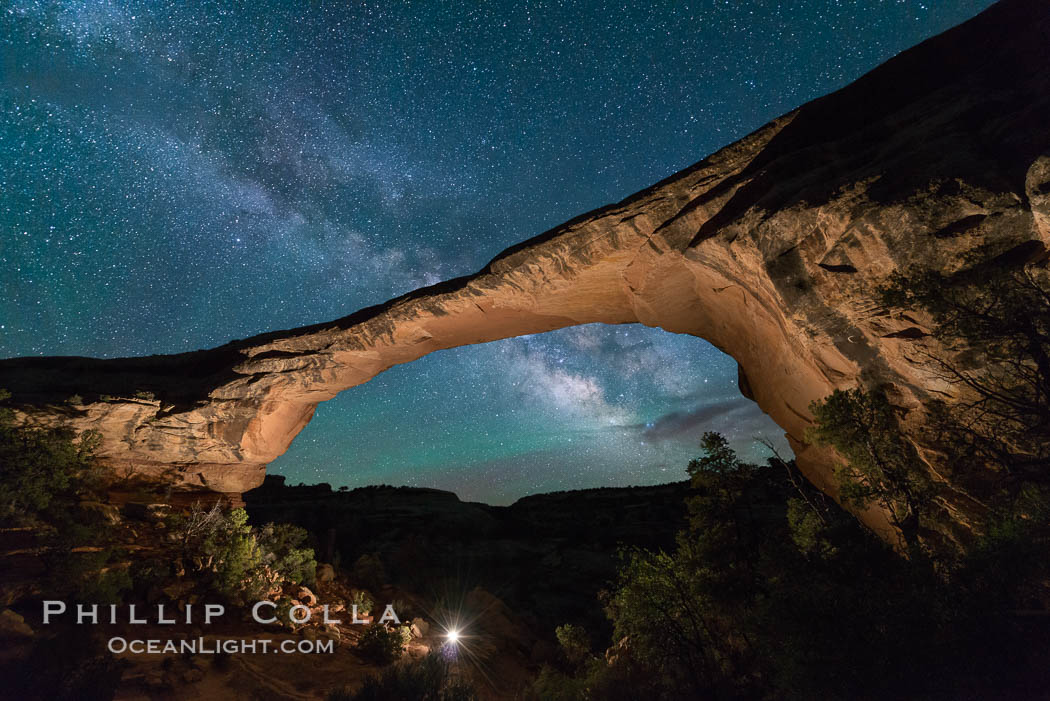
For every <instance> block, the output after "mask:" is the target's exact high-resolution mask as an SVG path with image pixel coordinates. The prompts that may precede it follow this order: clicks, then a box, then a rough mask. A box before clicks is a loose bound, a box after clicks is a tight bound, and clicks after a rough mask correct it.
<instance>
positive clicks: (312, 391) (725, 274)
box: [0, 0, 1050, 519]
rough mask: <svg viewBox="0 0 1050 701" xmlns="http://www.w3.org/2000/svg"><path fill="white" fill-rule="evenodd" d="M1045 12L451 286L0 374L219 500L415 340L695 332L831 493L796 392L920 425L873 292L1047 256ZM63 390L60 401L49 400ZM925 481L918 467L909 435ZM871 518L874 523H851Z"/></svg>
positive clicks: (895, 342) (901, 324)
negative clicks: (238, 331)
mask: <svg viewBox="0 0 1050 701" xmlns="http://www.w3.org/2000/svg"><path fill="white" fill-rule="evenodd" d="M1047 47H1050V8H1048V6H1047V5H1046V3H1045V2H1043V0H1003V2H1000V3H999V4H997V5H994V6H993V7H991V8H990V9H988V10H987V11H985V12H984V13H982V14H981V15H979V16H978V17H976V18H974V19H973V20H971V21H969V22H967V23H965V24H963V25H961V26H959V27H957V28H955V29H953V30H951V31H949V32H947V33H945V34H943V35H940V36H938V37H934V38H932V39H930V40H928V41H926V42H924V43H923V44H921V45H919V46H917V47H915V48H914V49H911V50H909V51H907V52H904V53H903V54H901V55H899V56H897V57H896V58H894V59H892V60H890V61H889V62H887V63H885V64H884V65H882V66H880V67H879V68H877V69H875V70H874V71H872V72H871V73H869V74H867V75H865V76H863V77H862V78H860V79H859V80H857V81H856V82H854V83H853V84H851V85H849V86H847V87H846V88H844V89H842V90H839V91H838V92H835V93H833V94H831V95H828V96H826V97H823V98H820V99H818V100H815V101H813V102H810V103H808V104H806V105H804V106H803V107H801V108H799V109H797V110H796V111H794V112H791V113H789V114H787V115H784V116H783V117H780V118H778V119H776V120H774V121H773V122H771V123H770V124H768V125H766V126H764V127H762V128H761V129H759V130H758V131H756V132H754V133H753V134H751V135H750V136H747V137H746V138H744V139H741V140H740V141H738V142H736V143H734V144H732V145H730V146H727V147H726V148H724V149H722V150H720V151H718V152H717V153H715V154H713V155H711V156H709V157H708V158H706V159H704V160H703V161H701V162H699V163H697V164H696V165H694V166H692V167H690V168H688V169H686V170H684V171H682V172H680V173H678V174H676V175H674V176H672V177H670V178H668V179H666V180H664V181H662V182H660V183H657V184H656V185H654V186H652V187H650V188H648V189H646V190H644V191H642V192H639V193H637V194H635V195H632V196H631V197H628V198H627V199H625V200H623V201H622V202H619V203H616V204H612V205H609V206H606V207H603V208H601V209H598V210H595V211H593V212H588V213H587V214H584V215H582V216H579V217H577V218H576V219H573V220H572V221H569V222H567V223H565V224H563V225H561V226H559V227H557V228H555V229H553V230H551V231H548V232H546V233H544V234H541V235H539V236H537V237H535V238H533V239H531V240H529V241H526V242H524V243H521V244H519V245H517V246H514V247H512V248H510V249H508V250H506V251H504V252H503V253H501V254H499V255H498V256H497V257H496V258H495V259H493V261H492V262H491V263H490V264H489V265H487V266H486V267H485V268H484V269H483V270H481V271H480V272H478V273H477V274H475V275H472V276H469V277H464V278H459V279H455V280H449V281H447V282H444V283H440V284H438V285H434V286H431V287H427V288H424V289H420V290H417V291H415V292H412V293H410V294H407V295H405V296H403V297H400V298H397V299H394V300H391V301H390V302H387V303H385V304H382V305H379V306H376V307H371V308H368V309H363V310H361V311H358V312H356V313H354V314H351V315H350V316H347V317H345V318H342V319H338V320H335V321H332V322H330V323H325V324H319V325H316V326H310V327H304V328H299V329H293V330H289V331H280V332H275V333H269V334H265V335H262V336H257V337H255V338H250V339H247V340H240V341H234V342H232V343H229V344H226V345H224V346H221V347H219V348H215V349H211V350H206V351H197V352H193V353H185V354H180V355H170V356H153V357H146V358H129V359H117V360H98V359H90V358H57V357H56V358H16V359H10V360H5V361H0V387H5V388H8V389H10V390H11V391H12V392H13V395H14V397H13V401H14V403H15V404H16V407H17V409H18V411H19V416H20V418H21V420H23V421H25V422H31V423H46V424H56V423H65V424H69V425H71V426H73V427H74V428H76V429H77V430H84V429H97V430H99V431H101V433H102V435H103V438H104V440H103V443H102V448H101V456H102V458H103V459H104V460H105V461H106V463H108V464H109V465H111V466H112V467H113V468H114V469H116V470H118V471H127V472H128V473H132V474H143V475H161V474H163V475H165V478H166V479H171V480H172V481H174V482H175V483H177V484H179V485H183V486H203V487H207V488H210V489H214V490H217V491H225V492H240V491H244V490H246V489H249V488H251V487H253V486H255V485H258V484H259V483H260V482H261V481H262V477H263V473H264V470H265V466H266V463H268V462H269V461H271V460H273V459H274V458H275V457H277V456H278V455H280V454H281V453H282V452H284V451H285V450H286V449H287V447H288V445H289V443H290V442H291V441H292V439H293V438H294V437H295V436H296V434H297V433H298V432H299V431H300V430H301V429H302V428H303V427H304V426H305V425H306V423H307V422H308V421H309V420H310V418H311V416H312V414H313V411H314V408H315V407H316V406H317V404H318V403H319V402H322V401H324V400H326V399H330V398H331V397H333V396H334V395H335V394H336V393H338V392H341V391H343V390H345V389H348V388H350V387H353V386H355V385H358V384H361V383H363V382H367V381H368V380H369V379H371V378H372V377H374V376H375V375H377V374H378V373H380V372H383V371H384V370H386V369H387V368H389V367H391V366H393V365H396V364H398V363H406V362H410V361H412V360H415V359H416V358H419V357H420V356H422V355H425V354H427V353H430V352H432V351H435V350H439V349H443V348H450V347H454V346H461V345H466V344H472V343H481V342H485V341H492V340H495V339H500V338H505V337H508V336H515V335H520V334H531V333H537V332H542V331H549V330H552V329H557V328H561V327H565V326H571V325H574V324H586V323H592V322H603V323H607V324H622V323H642V324H646V325H648V326H654V327H660V328H663V329H666V330H668V331H671V332H675V333H687V334H692V335H695V336H699V337H701V338H704V339H706V340H708V341H710V342H711V343H713V344H714V345H716V346H717V347H718V348H720V349H722V350H723V351H725V352H726V353H728V354H729V355H731V356H732V357H733V358H735V359H736V360H737V362H738V363H739V365H740V368H741V379H742V380H744V381H742V382H741V386H742V387H746V391H747V393H748V394H749V396H751V397H752V398H753V399H754V400H755V401H756V402H757V403H758V404H759V406H760V407H761V408H762V409H763V410H764V411H765V412H767V413H768V414H769V415H770V416H771V417H772V418H773V419H774V420H775V421H776V422H777V423H778V424H779V425H780V426H781V427H783V429H784V430H785V432H786V433H787V435H788V437H789V439H790V440H791V444H792V446H793V447H794V450H795V452H796V455H797V456H798V460H799V463H800V466H801V467H802V469H803V470H804V471H805V472H806V474H807V475H808V476H809V477H810V478H811V479H812V480H813V481H814V482H815V483H816V484H817V485H818V486H820V487H822V488H824V489H832V485H831V483H830V481H829V479H828V478H829V475H830V470H831V465H832V462H831V460H832V456H831V455H829V454H828V453H827V452H826V451H824V450H822V449H818V448H816V447H814V446H810V445H806V444H805V442H804V441H803V437H804V434H805V429H806V427H807V425H808V424H809V422H810V419H811V417H810V414H809V412H808V410H807V406H808V405H809V403H810V402H811V401H812V400H814V399H818V398H821V397H824V396H825V395H827V394H828V393H830V392H831V391H832V390H833V389H835V388H848V387H854V386H857V385H859V384H864V385H867V386H878V387H881V388H883V389H885V390H887V392H888V394H889V396H890V397H891V400H892V401H893V402H894V404H896V405H897V406H899V407H900V408H901V409H902V411H904V412H905V413H906V418H905V425H906V426H907V427H909V430H912V429H914V427H916V426H917V425H919V424H920V423H921V421H922V414H923V412H922V406H923V403H924V401H926V400H927V399H928V398H929V397H930V396H933V395H935V394H938V393H941V394H940V395H939V396H944V395H943V393H944V392H945V391H947V390H946V388H945V386H944V383H943V381H942V380H941V379H940V378H939V377H938V373H937V372H936V368H934V367H933V366H932V365H931V363H932V361H931V360H930V359H929V357H928V356H929V355H930V354H932V355H933V356H934V357H936V356H937V355H938V354H943V353H945V352H946V351H945V350H944V349H943V348H941V347H939V346H938V344H937V343H936V342H934V340H933V339H932V338H931V337H930V336H929V335H928V334H927V332H928V328H927V325H928V320H926V319H925V318H924V317H923V315H922V314H921V313H918V312H915V313H900V312H898V311H892V310H887V309H885V308H883V307H882V306H880V304H879V303H878V301H877V295H876V294H875V289H876V287H877V286H878V285H879V284H880V283H881V282H882V281H884V280H885V279H886V277H887V276H888V275H889V274H890V273H891V272H893V271H895V270H901V271H905V272H907V271H908V270H909V269H911V268H913V267H914V266H916V265H919V264H922V265H927V266H934V267H936V268H939V269H941V270H945V271H951V270H954V269H957V268H958V267H959V266H960V265H961V264H962V262H961V261H962V257H963V255H964V254H966V253H967V252H969V251H973V250H975V249H977V248H978V247H979V246H981V245H983V244H988V243H991V244H994V246H995V248H996V250H999V251H1012V252H1013V255H1017V256H1027V257H1038V256H1043V255H1045V251H1046V246H1047V244H1048V243H1050V118H1048V116H1047V115H1050V51H1048V48H1047ZM70 397H73V400H72V401H70ZM909 437H910V439H911V440H913V441H914V442H915V443H916V445H917V447H918V448H919V452H920V454H921V455H923V456H924V457H925V458H926V459H927V460H928V461H929V462H930V468H931V470H932V471H933V473H934V474H936V472H937V465H936V456H935V455H933V454H932V453H930V451H928V450H925V447H924V446H923V444H922V440H921V438H920V435H919V433H918V432H917V431H912V432H911V433H910V434H909ZM872 518H873V519H874V518H875V517H872Z"/></svg>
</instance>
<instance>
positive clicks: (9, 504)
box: [0, 390, 101, 523]
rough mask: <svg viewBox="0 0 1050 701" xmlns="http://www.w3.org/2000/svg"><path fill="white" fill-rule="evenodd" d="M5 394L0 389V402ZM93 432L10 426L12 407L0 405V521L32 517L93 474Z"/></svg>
mask: <svg viewBox="0 0 1050 701" xmlns="http://www.w3.org/2000/svg"><path fill="white" fill-rule="evenodd" d="M10 397H11V394H10V393H9V392H7V391H5V390H0V402H3V401H5V400H7V399H10ZM100 440H101V437H100V435H99V434H98V432H96V431H85V432H84V433H82V434H81V435H80V436H79V437H77V436H76V435H75V434H74V433H73V432H72V431H71V430H69V429H65V428H26V427H24V426H16V425H15V423H14V412H13V411H12V410H11V409H9V408H7V407H0V522H8V523H11V522H21V521H25V520H27V519H32V518H35V517H37V516H38V515H39V514H40V513H41V512H43V511H45V510H47V509H48V508H49V507H50V506H51V504H52V502H53V501H55V500H56V499H57V500H65V501H72V499H73V497H74V496H75V495H76V493H77V492H78V491H83V490H85V489H90V488H92V487H93V486H94V481H95V479H96V478H97V476H98V468H97V466H96V464H95V460H94V451H95V449H96V448H97V447H98V444H99V442H100Z"/></svg>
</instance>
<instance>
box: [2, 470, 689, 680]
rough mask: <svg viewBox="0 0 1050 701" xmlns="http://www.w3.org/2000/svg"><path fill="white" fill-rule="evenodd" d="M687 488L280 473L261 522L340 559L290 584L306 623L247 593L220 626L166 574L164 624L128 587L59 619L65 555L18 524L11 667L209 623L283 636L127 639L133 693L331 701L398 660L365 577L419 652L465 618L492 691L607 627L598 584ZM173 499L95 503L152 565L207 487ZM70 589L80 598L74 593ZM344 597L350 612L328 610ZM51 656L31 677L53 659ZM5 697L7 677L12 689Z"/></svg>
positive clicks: (195, 595)
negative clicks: (466, 491)
mask: <svg viewBox="0 0 1050 701" xmlns="http://www.w3.org/2000/svg"><path fill="white" fill-rule="evenodd" d="M686 491H687V489H686V485H685V484H684V483H678V484H671V485H663V486H657V487H638V488H625V489H596V490H587V491H581V492H565V493H558V494H548V495H538V496H534V497H529V498H526V499H523V500H521V501H519V502H517V503H515V504H514V505H512V506H509V507H492V506H487V505H484V504H475V503H466V502H461V501H460V500H459V499H458V498H457V497H456V496H455V495H454V494H451V493H448V492H441V491H438V490H428V489H408V488H393V487H369V488H365V489H359V490H354V491H344V492H339V491H332V490H331V489H330V488H329V487H328V486H327V485H320V486H311V487H304V486H300V487H289V486H285V485H284V483H283V480H282V479H280V478H270V479H269V480H267V484H266V485H265V486H264V487H262V488H260V489H258V490H256V491H255V492H251V493H248V494H247V495H245V496H246V499H245V500H246V501H247V504H248V511H249V515H250V519H251V523H253V524H256V525H261V524H263V523H265V522H270V521H277V522H289V523H295V524H298V525H301V526H303V527H306V528H307V530H308V531H309V532H310V534H311V538H312V540H313V544H314V545H315V550H316V552H317V556H318V559H319V560H322V561H324V560H327V561H328V562H322V564H320V565H319V566H318V569H317V580H316V583H315V584H314V585H313V586H312V588H307V587H295V591H289V592H288V594H289V595H290V596H293V597H294V599H293V602H292V603H293V604H303V605H304V606H307V607H308V608H309V610H310V611H311V620H310V622H309V623H307V624H304V625H287V624H286V625H279V624H270V625H261V624H259V623H256V622H254V621H252V620H251V618H250V615H249V613H250V611H249V609H250V607H243V609H237V608H235V607H231V606H227V613H226V614H225V615H224V616H222V617H221V618H220V619H218V620H217V621H213V622H212V623H210V624H207V625H206V624H204V623H203V621H202V616H201V614H200V613H199V611H200V607H202V606H203V605H204V604H205V603H209V602H213V601H215V600H214V599H213V598H211V597H210V595H209V593H208V592H207V591H204V590H202V588H201V587H200V586H199V585H198V583H197V582H195V581H194V580H193V578H192V577H191V576H189V575H186V576H176V578H175V579H174V580H171V581H167V580H165V581H162V582H158V583H157V584H155V585H154V586H153V587H152V589H151V591H150V593H149V594H148V595H147V596H146V597H145V599H144V600H141V601H138V600H137V603H138V607H139V612H140V613H139V615H140V616H141V615H143V614H142V613H141V612H142V611H146V612H147V613H146V614H145V617H146V619H147V621H148V622H147V623H146V624H143V625H132V624H129V623H128V622H127V621H126V618H127V606H126V604H127V603H129V602H130V601H125V602H124V603H122V604H121V605H120V606H119V608H118V611H119V613H118V621H121V622H118V623H117V624H115V625H111V624H106V623H105V618H106V616H107V615H108V614H107V613H106V608H105V607H103V608H102V609H101V610H102V613H101V618H102V619H103V623H102V624H100V625H98V626H73V625H72V616H71V615H64V616H59V617H58V618H57V621H56V620H53V621H52V622H51V623H50V624H47V625H45V624H44V623H43V620H42V613H43V605H42V600H43V599H46V598H50V595H49V594H48V593H47V588H48V586H49V585H48V582H49V581H50V577H51V575H52V574H53V573H51V572H49V562H50V561H49V559H48V557H47V548H48V545H47V543H48V542H50V541H49V540H48V538H45V537H44V531H42V530H40V529H34V528H25V527H24V528H11V529H6V530H4V531H3V532H0V593H2V596H3V600H2V602H0V603H2V604H3V605H4V606H5V607H6V608H4V609H3V610H2V612H0V638H2V639H3V645H2V646H0V650H2V651H0V666H4V668H5V669H7V670H11V669H15V668H18V667H20V666H22V667H23V669H22V670H21V672H23V673H24V672H25V671H26V668H24V665H27V664H28V665H30V666H32V665H39V664H40V662H39V661H36V662H34V661H33V660H34V659H36V658H34V657H33V652H34V650H37V651H43V652H44V653H45V655H44V659H45V660H47V663H46V667H47V668H46V669H41V670H40V673H43V674H54V673H65V666H68V665H76V666H82V665H84V664H85V663H84V662H83V661H82V660H80V659H78V660H77V661H75V662H72V661H71V662H68V663H67V662H64V661H63V657H62V656H63V655H64V654H66V653H64V652H62V650H63V641H66V642H68V641H69V639H70V636H77V635H81V634H84V633H87V632H90V633H93V634H94V636H95V640H96V644H98V643H101V644H105V643H107V642H108V641H109V640H110V639H112V638H124V639H126V640H132V639H138V640H151V639H155V640H161V641H166V640H176V641H177V640H182V639H191V640H195V639H198V638H203V639H204V641H206V644H207V647H208V648H210V649H214V648H216V647H217V646H218V645H219V643H220V641H223V640H255V641H263V640H268V641H271V642H270V649H269V650H268V651H265V652H264V651H263V650H262V649H261V643H257V645H258V646H257V648H256V651H255V652H237V653H234V654H223V653H219V654H211V653H198V654H192V655H191V654H176V653H167V654H144V653H143V654H133V653H132V652H130V651H124V652H122V653H120V654H117V655H116V657H117V659H119V660H120V664H121V671H120V683H119V686H118V690H117V695H116V698H118V699H155V698H165V699H198V698H222V699H263V698H265V699H323V698H324V697H325V695H326V694H327V693H328V692H330V691H331V690H333V689H337V688H342V687H344V686H348V687H350V688H356V687H358V686H360V684H362V683H363V681H364V680H365V679H366V678H367V677H368V676H370V675H374V674H377V673H379V671H380V667H377V666H376V665H374V664H371V663H370V662H368V661H367V660H365V659H362V656H360V655H359V654H358V652H357V650H356V649H355V645H356V643H357V641H358V640H359V639H360V637H361V635H362V634H363V632H364V630H365V628H366V626H364V625H355V624H352V623H351V621H350V619H351V615H350V613H349V611H350V609H351V607H352V605H353V601H354V595H355V593H357V592H358V591H362V590H364V591H367V592H368V594H369V595H370V597H371V598H373V599H374V600H375V602H376V606H374V607H373V608H374V609H375V610H374V611H373V612H372V616H373V617H374V616H375V615H376V614H377V612H381V610H382V607H383V606H384V605H385V604H386V603H392V604H393V605H394V606H395V611H396V612H397V613H398V615H399V617H400V618H401V619H402V620H403V622H404V623H405V624H409V625H410V626H411V627H410V629H411V633H412V638H411V640H410V641H409V643H408V645H407V647H406V652H405V655H406V657H407V658H409V659H413V658H419V657H421V656H423V655H425V654H426V653H427V652H428V651H430V650H432V649H435V648H442V649H446V650H447V649H449V647H448V643H447V631H448V630H449V629H454V628H455V629H459V630H460V632H461V634H462V637H461V640H460V642H459V643H458V644H457V645H455V646H454V647H453V648H452V649H455V650H456V652H457V654H458V660H457V665H456V668H457V670H458V673H459V674H461V675H463V676H465V677H467V678H469V679H471V680H472V681H473V682H474V684H475V686H476V688H477V689H478V691H479V692H480V696H481V698H485V699H490V698H491V699H500V698H510V697H513V696H514V694H515V693H516V692H517V691H518V690H519V689H520V688H521V687H523V686H524V685H525V684H526V683H527V681H528V680H529V679H530V678H531V677H532V676H533V675H534V674H535V673H536V671H537V670H538V668H539V666H540V665H541V664H542V663H543V662H545V661H549V660H550V659H553V657H554V656H555V655H556V644H555V640H554V636H553V628H554V626H555V625H558V624H561V623H565V622H576V623H583V624H585V625H587V626H588V628H590V629H591V630H593V631H594V632H595V639H601V638H603V637H605V631H604V629H602V626H604V625H605V622H604V618H603V616H602V614H601V610H600V605H599V603H598V600H597V592H598V590H599V589H600V588H602V587H603V586H604V585H605V584H606V583H607V582H608V581H609V580H610V579H611V578H612V577H613V575H614V573H615V569H616V564H617V562H618V560H617V554H616V553H617V550H618V548H619V547H620V546H622V545H645V546H648V547H660V546H666V545H669V544H670V542H671V538H672V534H673V532H674V529H675V528H676V527H677V526H678V525H680V524H681V522H682V519H683V518H684V504H683V499H684V497H685V494H686ZM162 496H163V495H158V494H153V495H149V494H147V493H144V492H142V491H138V492H136V491H120V490H114V491H112V492H111V493H110V496H109V499H108V500H103V501H90V502H87V501H85V502H82V503H81V504H80V505H79V506H78V507H77V508H78V509H79V510H81V511H83V512H84V513H92V514H95V515H96V516H98V517H100V518H102V519H103V520H105V521H106V522H107V523H108V524H109V525H110V526H111V529H110V530H109V531H108V533H109V536H108V537H109V541H108V542H107V543H106V546H107V547H114V548H116V549H117V550H119V551H120V552H121V553H124V555H122V557H123V558H124V559H123V560H122V561H119V562H116V563H111V564H110V565H107V566H108V567H112V568H122V567H123V568H129V570H131V571H133V569H134V568H135V567H136V566H138V565H139V564H141V563H143V562H147V561H150V560H151V559H153V558H158V557H161V558H163V557H169V556H170V555H169V553H170V552H171V548H170V544H169V541H170V534H169V533H168V528H169V527H168V526H167V525H166V519H167V517H168V515H169V514H170V513H171V512H173V511H179V510H185V509H187V508H188V507H189V505H190V502H191V501H192V497H193V496H194V495H192V494H186V493H177V494H176V495H175V496H177V497H178V498H169V499H168V501H167V503H163V502H161V497H162ZM197 496H201V495H197ZM146 497H151V498H146ZM168 497H172V495H170V494H169V495H168ZM212 498H213V499H214V498H215V497H214V495H213V496H212ZM93 548H94V546H82V548H81V549H82V550H91V549H93ZM95 549H101V548H95ZM331 561H335V563H336V565H335V566H333V565H332V564H330V562H331ZM179 574H180V573H179V572H178V571H177V572H176V575H179ZM157 602H166V605H167V607H168V608H167V610H166V611H167V612H166V613H165V616H166V617H170V616H174V617H175V618H176V620H178V621H179V622H178V623H177V624H174V625H166V624H159V623H157V622H156V620H155V619H156V613H155V612H156V603H157ZM69 603H70V608H72V606H73V605H74V602H69ZM186 604H190V605H193V606H196V607H197V608H195V609H194V611H197V612H198V614H197V615H196V616H195V618H194V621H193V622H192V623H191V624H186V623H184V622H183V621H182V617H183V616H184V615H185V611H186ZM326 606H327V607H328V610H329V612H330V616H331V618H333V619H339V620H341V621H342V622H341V623H340V624H328V625H325V624H324V623H323V618H324V607H326ZM173 608H174V609H177V610H175V611H172V609H173ZM365 618H366V619H367V616H366V617H365ZM85 628H86V629H88V630H85ZM599 630H600V632H599ZM284 641H291V642H292V643H294V644H296V645H298V644H300V643H302V644H304V645H309V644H312V643H314V642H321V643H326V642H327V641H331V644H332V647H331V652H312V653H311V652H297V653H293V654H283V653H274V652H273V651H272V649H273V648H275V647H276V646H278V645H280V644H281V643H282V642H284ZM24 660H29V662H25V661H24ZM33 669H35V667H33ZM33 669H30V670H29V673H30V674H33V673H36V672H34V671H33ZM4 694H5V691H4V690H2V689H0V698H3V697H5V696H4Z"/></svg>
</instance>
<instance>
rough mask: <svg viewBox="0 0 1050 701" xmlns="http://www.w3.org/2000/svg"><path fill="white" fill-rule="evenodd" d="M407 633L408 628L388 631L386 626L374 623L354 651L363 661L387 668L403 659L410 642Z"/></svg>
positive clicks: (367, 629) (366, 630)
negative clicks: (407, 644)
mask: <svg viewBox="0 0 1050 701" xmlns="http://www.w3.org/2000/svg"><path fill="white" fill-rule="evenodd" d="M403 631H404V632H403ZM407 633H408V628H407V627H398V628H389V629H388V628H387V627H386V626H385V625H384V624H381V623H373V624H372V625H370V626H368V628H366V629H365V632H364V634H363V635H362V636H361V639H360V640H358V641H357V646H356V647H355V649H354V651H355V652H356V654H357V656H358V657H360V658H361V659H363V660H365V661H367V662H371V663H372V664H375V665H378V666H380V667H385V666H386V665H388V664H391V663H393V662H396V661H397V660H398V659H400V658H401V653H403V652H404V651H405V644H406V643H407V642H408V638H407V636H406V634H407Z"/></svg>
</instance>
